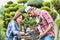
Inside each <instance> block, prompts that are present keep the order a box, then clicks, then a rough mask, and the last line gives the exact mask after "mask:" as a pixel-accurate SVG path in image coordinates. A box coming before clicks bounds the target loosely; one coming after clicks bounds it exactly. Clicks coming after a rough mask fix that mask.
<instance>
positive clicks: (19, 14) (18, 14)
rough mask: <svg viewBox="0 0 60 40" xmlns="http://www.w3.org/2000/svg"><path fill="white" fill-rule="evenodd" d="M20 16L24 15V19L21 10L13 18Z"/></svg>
mask: <svg viewBox="0 0 60 40" xmlns="http://www.w3.org/2000/svg"><path fill="white" fill-rule="evenodd" d="M19 16H22V19H23V15H22V13H21V12H16V14H15V15H14V17H13V19H14V20H16V19H17V18H18V17H19Z"/></svg>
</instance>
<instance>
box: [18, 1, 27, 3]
mask: <svg viewBox="0 0 60 40" xmlns="http://www.w3.org/2000/svg"><path fill="white" fill-rule="evenodd" d="M27 1H28V0H17V2H18V3H26V2H27Z"/></svg>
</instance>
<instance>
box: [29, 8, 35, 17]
mask: <svg viewBox="0 0 60 40" xmlns="http://www.w3.org/2000/svg"><path fill="white" fill-rule="evenodd" d="M28 14H29V16H32V17H34V16H35V13H34V10H33V9H32V10H30V11H29V13H28Z"/></svg>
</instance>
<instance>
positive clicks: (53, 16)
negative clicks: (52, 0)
mask: <svg viewBox="0 0 60 40" xmlns="http://www.w3.org/2000/svg"><path fill="white" fill-rule="evenodd" d="M50 15H51V17H52V18H53V20H54V21H55V19H56V18H57V13H56V12H55V11H50Z"/></svg>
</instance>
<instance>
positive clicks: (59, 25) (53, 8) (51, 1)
mask: <svg viewBox="0 0 60 40" xmlns="http://www.w3.org/2000/svg"><path fill="white" fill-rule="evenodd" d="M26 6H34V7H37V8H39V9H41V10H47V11H48V12H49V14H50V15H51V17H52V18H53V20H54V23H55V34H56V35H55V40H60V0H0V40H6V30H7V26H8V23H9V22H10V21H11V19H12V18H13V16H14V15H15V13H16V11H20V12H22V13H23V16H24V17H25V18H26V19H24V20H25V21H24V23H23V24H24V25H23V27H24V28H25V29H26V28H27V25H26V24H28V25H29V26H30V28H31V29H32V27H31V26H32V24H34V21H33V20H32V21H31V22H32V23H31V24H29V23H26V22H27V20H28V18H27V17H28V15H27V14H26V12H25V11H24V10H25V8H26ZM25 29H22V28H21V31H22V30H25Z"/></svg>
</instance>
